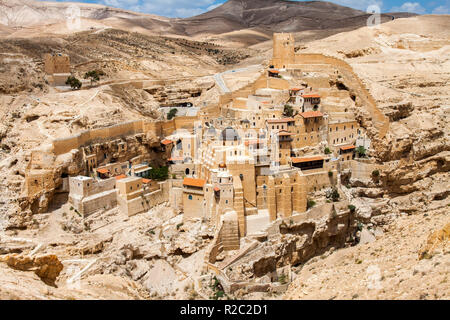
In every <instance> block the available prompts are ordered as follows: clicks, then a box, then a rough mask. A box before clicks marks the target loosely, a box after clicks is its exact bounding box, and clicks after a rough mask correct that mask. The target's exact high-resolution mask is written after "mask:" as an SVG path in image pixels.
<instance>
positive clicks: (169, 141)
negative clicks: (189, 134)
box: [161, 139, 173, 146]
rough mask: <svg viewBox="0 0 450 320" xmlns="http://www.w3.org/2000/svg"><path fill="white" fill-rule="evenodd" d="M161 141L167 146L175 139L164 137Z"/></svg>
mask: <svg viewBox="0 0 450 320" xmlns="http://www.w3.org/2000/svg"><path fill="white" fill-rule="evenodd" d="M161 143H162V144H163V145H165V146H167V145H169V144H171V143H173V141H172V140H168V139H164V140H163V141H161Z"/></svg>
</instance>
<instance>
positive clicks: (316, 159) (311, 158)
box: [292, 156, 323, 163]
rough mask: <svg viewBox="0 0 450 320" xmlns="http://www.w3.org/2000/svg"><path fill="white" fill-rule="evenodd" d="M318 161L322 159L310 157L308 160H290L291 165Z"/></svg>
mask: <svg viewBox="0 0 450 320" xmlns="http://www.w3.org/2000/svg"><path fill="white" fill-rule="evenodd" d="M319 160H323V157H320V156H317V157H310V158H292V163H303V162H310V161H319Z"/></svg>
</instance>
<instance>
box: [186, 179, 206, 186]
mask: <svg viewBox="0 0 450 320" xmlns="http://www.w3.org/2000/svg"><path fill="white" fill-rule="evenodd" d="M205 183H206V180H205V179H194V178H184V180H183V185H184V186H190V187H197V188H203V186H204V185H205Z"/></svg>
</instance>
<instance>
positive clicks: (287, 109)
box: [283, 104, 294, 117]
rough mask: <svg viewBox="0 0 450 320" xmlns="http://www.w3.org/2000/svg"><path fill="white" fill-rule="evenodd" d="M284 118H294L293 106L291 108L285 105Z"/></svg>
mask: <svg viewBox="0 0 450 320" xmlns="http://www.w3.org/2000/svg"><path fill="white" fill-rule="evenodd" d="M283 116H285V117H292V116H294V108H292V106H290V105H288V104H286V105H284V109H283Z"/></svg>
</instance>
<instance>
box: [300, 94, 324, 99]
mask: <svg viewBox="0 0 450 320" xmlns="http://www.w3.org/2000/svg"><path fill="white" fill-rule="evenodd" d="M302 97H303V98H320V95H318V94H317V93H311V94H303V95H302Z"/></svg>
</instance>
